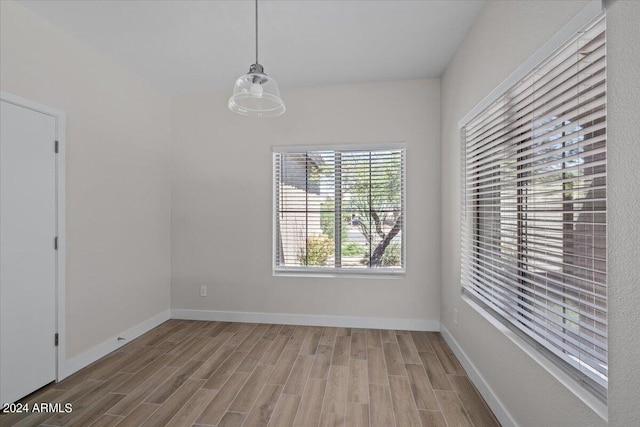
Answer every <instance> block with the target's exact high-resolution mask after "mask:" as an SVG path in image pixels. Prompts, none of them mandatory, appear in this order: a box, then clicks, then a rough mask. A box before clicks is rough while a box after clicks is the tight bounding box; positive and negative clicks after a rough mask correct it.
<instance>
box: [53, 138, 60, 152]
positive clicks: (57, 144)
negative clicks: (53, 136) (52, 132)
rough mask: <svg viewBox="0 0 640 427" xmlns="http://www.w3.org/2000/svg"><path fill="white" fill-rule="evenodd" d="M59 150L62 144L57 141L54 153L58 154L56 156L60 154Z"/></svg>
mask: <svg viewBox="0 0 640 427" xmlns="http://www.w3.org/2000/svg"><path fill="white" fill-rule="evenodd" d="M58 150H60V143H59V142H58V141H56V142H55V145H54V151H55V152H56V154H57V153H58Z"/></svg>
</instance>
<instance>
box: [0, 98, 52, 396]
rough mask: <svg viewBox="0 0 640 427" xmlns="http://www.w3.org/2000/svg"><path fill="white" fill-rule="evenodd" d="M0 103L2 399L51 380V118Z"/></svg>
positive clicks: (0, 387)
mask: <svg viewBox="0 0 640 427" xmlns="http://www.w3.org/2000/svg"><path fill="white" fill-rule="evenodd" d="M0 104H1V111H0V113H1V114H0V134H1V138H0V202H1V205H0V258H1V259H0V403H9V402H14V401H16V400H18V399H20V398H22V397H24V396H26V395H27V394H29V393H31V392H33V391H35V390H37V389H38V388H40V387H42V386H43V385H45V384H48V383H50V382H51V381H54V380H55V379H56V348H55V343H54V334H55V331H56V250H55V247H54V239H55V236H56V158H55V151H54V143H55V137H56V120H55V118H54V117H52V116H49V115H46V114H42V113H39V112H36V111H33V110H30V109H28V108H24V107H19V106H17V105H14V104H11V103H9V102H6V101H0Z"/></svg>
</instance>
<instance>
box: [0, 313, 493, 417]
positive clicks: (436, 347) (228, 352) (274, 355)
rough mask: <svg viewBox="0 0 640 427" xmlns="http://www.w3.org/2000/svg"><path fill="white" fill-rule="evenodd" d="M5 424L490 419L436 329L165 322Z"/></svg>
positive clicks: (41, 395)
mask: <svg viewBox="0 0 640 427" xmlns="http://www.w3.org/2000/svg"><path fill="white" fill-rule="evenodd" d="M22 402H24V403H30V404H31V406H32V405H33V403H42V402H44V403H53V404H55V403H61V404H65V403H71V404H72V407H73V410H72V412H69V413H31V414H29V415H27V416H25V415H24V414H22V415H19V414H3V415H0V424H1V425H2V426H3V427H4V426H9V425H19V426H37V425H45V426H82V427H85V426H115V425H117V426H140V425H142V426H145V427H146V426H151V427H159V426H165V425H168V426H218V427H223V426H224V427H229V426H245V427H248V426H267V425H268V426H274V427H287V426H304V427H314V426H319V427H325V426H326V427H328V426H369V425H370V426H382V427H391V426H398V427H400V426H477V427H484V426H495V425H499V424H498V422H497V421H496V419H495V417H494V416H493V414H492V413H491V411H490V409H489V408H488V407H487V405H486V404H485V402H484V401H483V400H482V398H481V397H480V395H479V394H478V392H477V391H476V389H475V388H474V386H473V385H472V384H471V382H470V381H469V379H468V378H467V376H466V374H465V371H464V370H463V369H462V366H461V365H460V363H459V362H458V361H457V360H456V358H455V357H454V355H453V353H452V352H451V350H450V349H449V347H448V346H447V344H446V343H445V341H444V339H443V338H442V336H441V335H440V334H439V333H434V332H407V331H389V330H376V329H350V328H323V327H312V326H283V325H267V324H250V323H222V322H199V321H186V320H169V321H167V322H165V323H163V324H162V325H160V326H158V327H157V328H155V329H153V330H151V331H150V332H148V333H146V334H145V335H143V336H141V337H140V338H138V339H136V340H135V341H133V342H131V343H129V344H127V345H125V346H124V347H122V348H120V349H119V350H118V351H115V352H113V353H111V354H109V355H108V356H106V357H104V358H103V359H101V360H99V361H97V362H96V363H94V364H92V365H91V366H88V367H87V368H85V369H83V370H81V371H79V372H77V373H76V374H74V375H72V376H71V377H69V378H67V379H65V380H64V381H61V382H60V383H57V384H50V385H49V386H47V387H45V388H43V389H42V390H40V391H38V392H36V393H34V394H33V395H30V396H28V397H27V398H26V399H24V400H23V401H22Z"/></svg>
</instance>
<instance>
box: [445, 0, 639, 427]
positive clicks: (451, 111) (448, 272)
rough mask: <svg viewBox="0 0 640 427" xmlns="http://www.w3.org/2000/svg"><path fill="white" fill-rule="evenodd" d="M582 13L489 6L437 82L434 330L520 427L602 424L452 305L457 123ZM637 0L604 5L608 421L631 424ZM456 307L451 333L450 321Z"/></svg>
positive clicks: (635, 377) (571, 7)
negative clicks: (438, 320) (437, 311)
mask: <svg viewBox="0 0 640 427" xmlns="http://www.w3.org/2000/svg"><path fill="white" fill-rule="evenodd" d="M584 6H585V2H577V1H564V2H556V1H551V2H548V1H536V2H524V1H517V2H512V1H489V2H488V3H487V4H486V5H485V7H484V8H483V10H482V11H481V12H480V14H479V15H478V17H477V19H476V21H475V23H474V25H473V27H472V28H471V30H470V31H469V33H468V35H467V37H466V39H465V40H464V42H463V43H462V44H461V46H460V47H459V48H458V50H457V52H456V54H455V56H454V58H453V60H452V62H451V63H450V64H449V66H448V67H447V70H446V72H445V74H444V75H443V77H442V86H441V89H442V104H441V107H442V108H441V113H442V121H441V124H442V150H441V157H442V191H441V194H442V214H441V215H442V234H441V244H442V255H441V256H442V303H441V310H442V323H443V325H444V326H445V328H447V330H448V331H449V332H450V333H451V335H452V336H453V338H454V339H455V340H456V341H457V343H458V344H459V345H460V347H461V348H462V350H463V351H464V352H465V353H466V355H467V356H468V357H469V359H470V360H471V361H472V362H473V364H474V365H475V366H476V368H477V369H478V371H479V373H480V375H482V376H483V377H484V379H485V380H486V383H487V385H488V386H489V387H490V388H491V389H492V390H493V391H494V392H495V394H496V396H497V398H498V399H499V400H500V401H502V403H503V404H504V406H505V407H506V410H507V411H508V412H509V413H510V414H511V416H512V417H513V419H514V420H515V422H516V423H518V424H520V425H522V426H594V425H602V424H604V423H605V422H604V421H603V420H602V419H601V418H600V417H599V416H597V415H596V414H595V413H594V412H593V411H592V410H591V409H590V408H589V407H588V406H587V405H585V404H584V403H582V401H581V400H579V399H578V398H576V397H575V395H574V394H572V393H571V392H570V391H568V390H567V389H566V388H565V386H563V385H562V384H560V382H559V381H557V380H556V379H555V378H554V377H552V376H551V375H550V374H549V373H548V372H547V371H546V370H545V369H543V368H541V367H540V365H538V364H537V363H536V362H534V361H533V360H532V359H531V358H529V356H527V355H526V354H524V352H523V351H521V350H520V349H519V348H517V347H516V346H515V345H514V344H513V343H512V342H511V341H510V340H509V339H507V338H506V337H505V336H504V335H503V334H502V333H501V332H499V331H498V330H497V329H496V328H494V327H493V326H491V325H490V324H489V323H488V322H487V321H486V320H484V318H483V317H481V316H480V315H479V314H478V313H477V312H476V311H474V310H473V309H472V308H470V307H469V306H468V305H467V304H466V303H465V302H464V301H462V300H461V297H460V267H459V265H460V256H459V253H460V245H459V235H460V229H459V213H460V208H459V206H460V204H459V201H460V192H459V185H460V179H459V174H460V167H459V165H460V160H459V155H460V152H459V151H460V150H459V147H460V142H459V131H458V127H457V124H458V120H459V119H461V118H462V117H463V116H464V115H465V114H466V113H467V112H468V111H469V110H471V109H472V108H473V107H474V106H475V105H476V104H477V103H478V102H479V101H481V100H482V99H483V98H484V97H485V96H486V95H488V94H489V93H490V92H491V91H492V90H493V88H495V87H496V86H497V85H498V84H500V83H501V82H502V81H503V80H504V79H505V78H506V77H507V76H508V75H509V74H510V73H511V72H512V71H514V70H515V69H516V68H517V67H518V66H519V65H520V64H521V63H522V62H523V61H524V60H525V59H527V58H528V57H529V56H531V55H532V54H533V53H534V52H535V51H536V50H537V49H538V48H539V47H540V46H542V44H544V42H545V41H546V40H547V39H549V38H550V37H551V36H552V35H553V34H555V33H556V32H557V31H558V30H559V29H560V28H561V27H562V26H563V25H564V24H565V23H566V22H568V21H569V20H570V19H571V18H572V17H573V16H575V14H576V13H577V12H579V11H580V10H581V9H582V8H583V7H584ZM638 22H640V2H635V1H621V0H620V1H614V2H610V4H609V7H608V11H607V31H608V36H607V37H608V48H607V49H608V60H607V64H608V73H609V79H608V82H609V83H608V85H609V86H608V87H609V92H608V101H609V106H608V134H609V145H608V147H609V148H608V173H609V186H608V214H609V216H608V222H609V240H608V245H609V253H608V259H609V276H608V281H609V286H610V293H609V302H610V306H609V312H610V315H609V358H610V359H609V360H610V377H609V378H610V386H609V421H610V424H611V425H616V426H631V425H638V423H639V420H640V411H639V409H638V405H637V403H638V402H640V395H639V393H640V387H639V386H638V385H639V384H640V366H639V363H640V362H639V360H640V357H638V348H640V339H639V338H640V337H639V334H638V332H637V330H638V328H637V325H638V324H639V323H640V314H639V313H640V310H638V308H637V307H638V304H640V288H638V286H637V284H638V277H640V269H639V267H638V262H637V260H638V259H640V253H639V252H640V245H639V244H638V242H639V241H640V233H639V231H638V226H637V223H638V220H639V219H640V218H639V215H638V210H637V206H638V205H639V204H640V200H639V197H638V185H637V184H638V179H637V165H638V164H640V158H639V157H640V145H639V144H638V143H637V141H638V140H640V132H639V131H638V127H637V126H635V122H637V114H638V111H640V106H639V96H638V93H639V92H640V91H639V81H638V76H639V75H640V70H639V69H640V67H639V55H638V50H637V46H638V42H640V36H639V28H640V26H638ZM454 308H458V309H459V310H460V312H459V319H460V320H459V325H457V326H456V325H454V323H453V310H454Z"/></svg>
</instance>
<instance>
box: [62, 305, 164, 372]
mask: <svg viewBox="0 0 640 427" xmlns="http://www.w3.org/2000/svg"><path fill="white" fill-rule="evenodd" d="M170 318H171V312H170V310H166V311H163V312H162V313H160V314H157V315H155V316H153V317H152V318H150V319H147V320H145V321H144V322H142V323H139V324H138V325H136V326H134V327H132V328H129V329H127V330H126V331H123V332H121V333H119V334H118V335H114V336H113V337H111V338H109V339H108V340H106V341H103V342H101V343H100V344H98V345H96V346H94V347H92V348H90V349H89V350H87V351H85V352H84V353H81V354H79V355H78V356H76V357H74V358H72V359H68V360H66V361H65V362H64V363H63V364H62V365H63V366H62V372H59V374H58V381H62V380H63V379H64V378H66V377H68V376H69V375H71V374H73V373H74V372H77V371H79V370H80V369H82V368H84V367H86V366H89V365H90V364H92V363H93V362H95V361H96V360H98V359H100V358H101V357H104V356H106V355H107V354H109V353H111V352H112V351H114V350H117V349H119V348H120V347H122V346H123V345H125V344H127V343H129V342H131V341H133V340H134V339H136V338H138V337H139V336H140V335H142V334H144V333H147V332H149V331H150V330H151V329H153V328H155V327H156V326H158V325H160V324H161V323H163V322H166V321H167V320H169V319H170ZM118 337H122V338H125V339H124V340H118Z"/></svg>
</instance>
